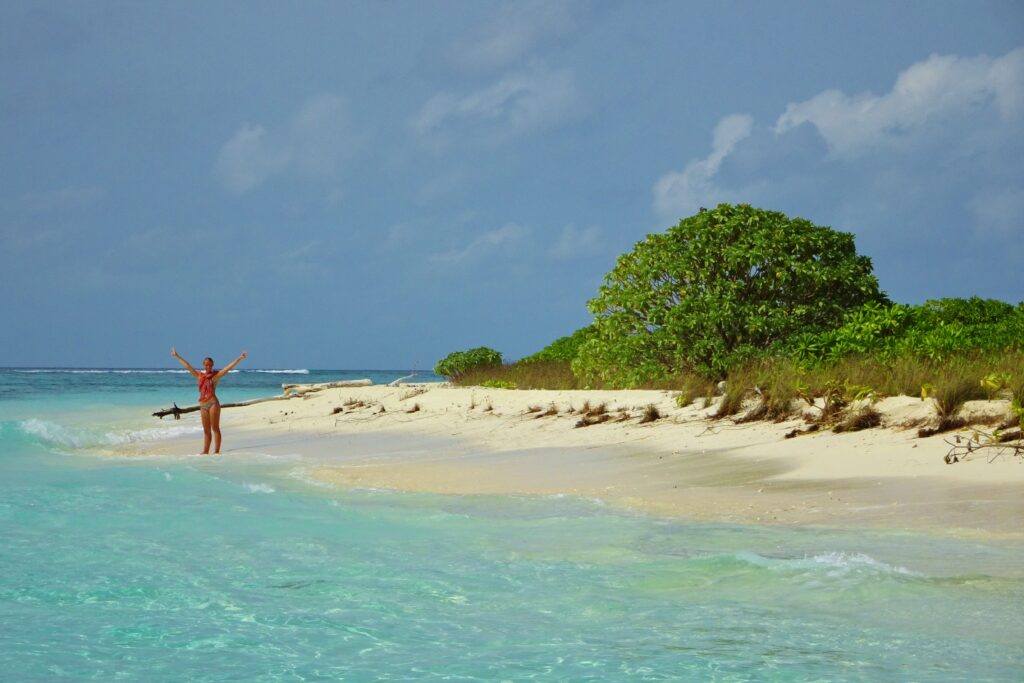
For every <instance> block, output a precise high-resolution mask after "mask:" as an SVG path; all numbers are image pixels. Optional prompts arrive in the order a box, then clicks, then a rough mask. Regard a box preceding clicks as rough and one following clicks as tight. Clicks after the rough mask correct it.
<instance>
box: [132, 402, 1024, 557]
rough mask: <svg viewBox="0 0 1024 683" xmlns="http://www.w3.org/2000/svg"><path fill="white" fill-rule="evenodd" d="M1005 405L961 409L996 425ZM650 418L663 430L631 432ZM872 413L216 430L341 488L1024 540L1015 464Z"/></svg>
mask: <svg viewBox="0 0 1024 683" xmlns="http://www.w3.org/2000/svg"><path fill="white" fill-rule="evenodd" d="M1003 403H1005V402H1000V401H982V402H973V403H971V404H968V405H967V406H966V407H965V410H966V411H968V412H973V413H983V414H998V413H999V412H1000V411H1002V412H1005V411H1006V407H1005V406H1004V405H1002V404H1003ZM602 404H603V406H604V407H603V412H602V413H601V414H604V415H608V416H609V417H608V418H607V421H605V422H603V423H598V424H592V425H589V426H577V425H578V424H579V423H580V421H581V420H583V419H584V415H583V412H582V411H583V410H584V409H585V408H589V409H590V410H591V412H593V411H595V409H597V408H598V406H601V405H602ZM648 406H653V407H654V409H655V410H656V411H657V412H658V414H659V415H660V417H659V418H658V419H656V420H654V421H652V422H649V423H642V422H641V420H642V419H643V414H644V413H645V411H647V410H648ZM876 407H877V409H878V410H879V412H880V413H881V414H882V416H883V421H884V422H883V424H884V425H888V426H883V427H882V428H875V429H869V430H864V431H859V432H853V433H843V434H836V433H833V432H831V431H827V430H822V431H818V432H815V433H808V434H806V435H801V436H798V437H797V438H788V439H787V438H785V434H786V433H788V432H792V431H793V430H794V429H800V428H802V427H806V422H805V420H804V419H803V418H796V419H791V420H787V421H785V422H780V423H771V422H751V423H745V424H736V423H734V422H731V421H729V420H714V419H711V416H712V415H713V414H714V412H715V408H714V407H713V406H709V407H707V408H701V407H698V406H689V407H686V408H680V407H678V406H677V405H675V402H674V399H673V394H672V393H671V392H667V391H652V390H629V391H624V390H615V391H613V390H587V391H583V390H579V391H543V390H530V391H525V390H502V389H488V388H482V387H452V386H450V385H445V384H406V385H401V386H398V387H388V386H370V387H344V388H332V389H325V390H323V391H317V392H313V393H309V394H307V395H306V396H304V397H302V398H296V399H291V400H288V401H281V402H270V403H264V404H256V405H251V406H246V407H244V408H238V409H232V410H228V411H225V413H224V423H223V429H224V431H225V444H226V445H227V453H228V454H231V453H236V454H242V453H244V452H247V451H254V450H259V451H260V452H270V453H278V454H282V453H286V452H287V453H295V454H298V455H300V456H301V464H300V465H299V467H301V468H302V472H303V476H304V477H306V478H308V479H310V480H312V481H315V482H318V483H320V484H325V485H329V486H334V487H339V488H349V489H351V488H376V489H393V490H399V491H412V492H423V493H435V494H447V495H524V496H550V495H570V496H579V497H582V498H592V499H597V500H601V501H603V502H605V503H608V504H610V505H613V506H615V507H618V508H624V509H630V510H637V511H641V512H643V513H648V514H652V515H657V516H664V517H669V518H683V519H690V520H699V521H719V522H730V523H751V524H779V525H792V526H816V525H825V526H855V527H882V528H891V529H907V530H915V531H934V532H940V533H952V534H957V535H971V534H980V535H984V536H1007V537H1024V532H1022V531H1021V529H1020V524H1019V522H1018V520H1019V519H1021V515H1022V513H1024V496H1021V495H1020V494H1021V493H1022V492H1024V464H1022V463H1021V459H1020V458H1017V457H1014V456H1010V455H1007V456H1003V457H997V458H995V459H994V460H993V461H992V462H989V458H987V457H985V456H984V455H983V454H979V455H976V456H974V457H972V458H970V459H968V460H967V461H964V462H960V463H956V464H954V465H947V464H945V462H944V461H943V456H944V455H945V453H946V452H947V451H948V450H949V446H948V445H947V444H946V442H945V441H944V437H943V436H942V435H938V436H932V437H928V438H924V439H920V438H917V435H916V430H915V429H911V428H908V427H903V428H901V427H900V426H899V425H916V424H921V423H922V422H923V421H925V420H927V419H928V417H929V415H930V410H931V408H930V405H929V402H926V401H920V400H918V399H912V398H907V397H897V398H889V399H885V400H883V401H881V402H880V403H878V404H877V406H876ZM185 419H187V417H186V418H185ZM966 431H969V430H966ZM953 434H955V432H954V433H951V434H950V435H946V436H949V437H951V436H952V435H953ZM355 439H357V440H358V443H355V442H354V440H355ZM389 439H390V441H388V440H389ZM382 440H383V441H382ZM373 444H377V445H376V446H374V445H373ZM181 447H182V443H181V442H180V441H177V442H163V443H150V444H146V445H145V446H144V447H141V446H138V445H136V446H131V447H126V448H125V449H124V453H123V454H125V455H141V454H143V453H161V452H163V453H167V452H172V451H175V450H176V449H177V450H180V449H181Z"/></svg>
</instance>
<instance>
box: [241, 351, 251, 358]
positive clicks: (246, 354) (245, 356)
mask: <svg viewBox="0 0 1024 683" xmlns="http://www.w3.org/2000/svg"><path fill="white" fill-rule="evenodd" d="M248 355H249V352H248V351H242V355H241V356H239V358H241V359H242V360H245V359H246V358H247V357H248Z"/></svg>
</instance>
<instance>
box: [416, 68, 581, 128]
mask: <svg viewBox="0 0 1024 683" xmlns="http://www.w3.org/2000/svg"><path fill="white" fill-rule="evenodd" d="M577 105H578V96H577V92H576V83H575V79H574V77H573V74H572V72H571V71H569V70H568V69H560V70H555V71H550V70H546V69H533V70H532V71H530V72H529V73H521V74H514V75H510V76H506V77H505V78H503V79H501V80H500V81H498V82H497V83H494V84H493V85H490V86H488V87H486V88H483V89H482V90H478V91H476V92H473V93H470V94H468V95H464V96H462V97H459V96H456V95H453V94H451V93H447V92H443V93H438V94H436V95H434V96H433V97H431V98H430V99H429V100H427V102H426V103H425V104H424V105H423V107H422V108H421V109H420V112H419V114H418V115H417V116H416V117H415V119H414V120H413V128H414V129H415V130H416V132H417V133H419V134H421V135H430V134H434V133H441V132H444V131H445V130H448V129H452V128H456V127H460V128H467V127H468V128H470V129H474V128H480V129H493V130H494V131H495V132H497V133H498V134H507V133H512V132H520V131H528V130H533V129H537V128H543V127H546V126H550V125H554V124H556V123H559V122H561V121H562V120H564V119H566V118H567V117H569V116H570V115H572V114H573V113H574V112H575V111H576V109H577Z"/></svg>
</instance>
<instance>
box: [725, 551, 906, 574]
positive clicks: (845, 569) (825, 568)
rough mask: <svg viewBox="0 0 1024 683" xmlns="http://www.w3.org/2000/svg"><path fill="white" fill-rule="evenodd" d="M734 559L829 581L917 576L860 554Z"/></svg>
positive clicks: (745, 555)
mask: <svg viewBox="0 0 1024 683" xmlns="http://www.w3.org/2000/svg"><path fill="white" fill-rule="evenodd" d="M735 559H736V560H738V561H740V562H742V563H744V564H750V565H754V566H757V567H763V568H765V569H770V570H773V571H784V572H794V573H810V574H824V575H825V576H829V577H842V576H847V575H851V574H875V575H892V576H919V575H918V574H916V573H914V572H912V571H910V570H909V569H907V568H906V567H900V566H898V565H892V564H886V563H885V562H881V561H879V560H876V559H875V558H873V557H871V556H870V555H866V554H864V553H846V552H837V551H828V552H823V553H818V554H817V555H810V556H807V555H805V556H804V557H797V558H773V557H765V556H763V555H758V554H757V553H738V554H736V555H735Z"/></svg>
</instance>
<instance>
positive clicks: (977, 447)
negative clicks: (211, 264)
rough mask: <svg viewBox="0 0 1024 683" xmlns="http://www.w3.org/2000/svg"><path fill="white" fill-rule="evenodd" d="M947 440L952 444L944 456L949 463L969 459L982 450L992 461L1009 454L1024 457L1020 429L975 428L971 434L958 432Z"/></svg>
mask: <svg viewBox="0 0 1024 683" xmlns="http://www.w3.org/2000/svg"><path fill="white" fill-rule="evenodd" d="M945 441H946V443H947V444H949V446H950V449H949V451H948V452H947V453H946V455H945V457H944V458H943V460H945V462H946V464H947V465H952V464H953V463H957V462H962V461H965V460H968V459H970V458H971V457H972V456H973V455H974V454H975V453H979V452H982V451H983V452H984V453H985V454H986V456H988V461H989V462H990V463H991V462H993V461H995V460H996V458H1001V457H1005V456H1007V455H1013V456H1015V457H1018V458H1024V435H1022V434H1021V430H1020V429H1011V430H1008V431H1003V430H1001V429H997V430H995V431H994V432H986V431H984V430H981V429H975V430H973V431H972V433H971V434H970V436H961V435H960V434H957V435H955V436H954V437H953V439H952V440H950V439H945Z"/></svg>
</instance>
